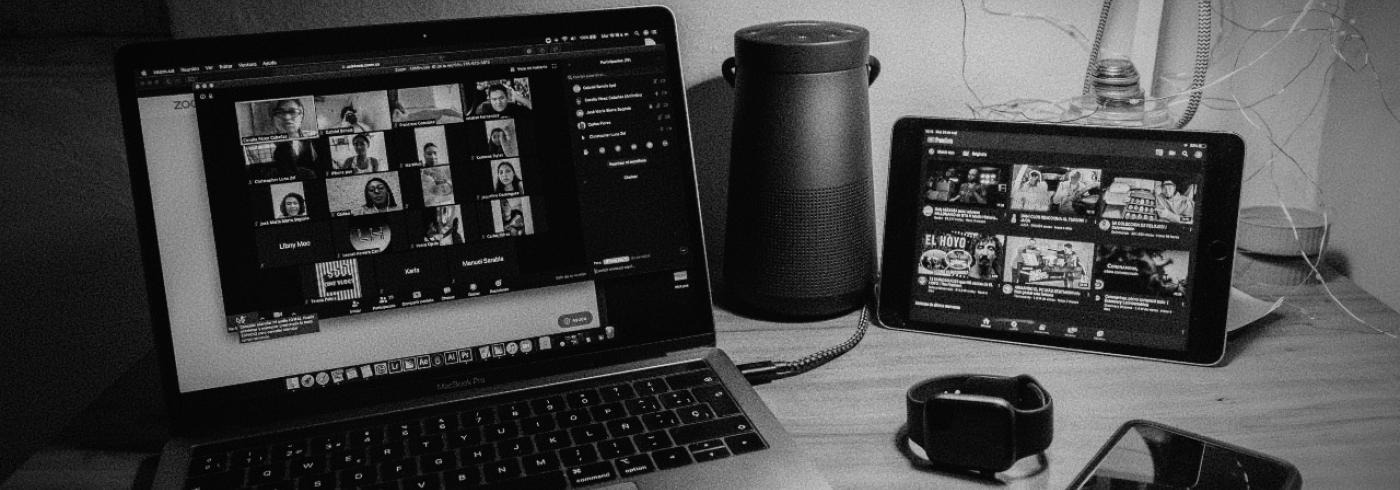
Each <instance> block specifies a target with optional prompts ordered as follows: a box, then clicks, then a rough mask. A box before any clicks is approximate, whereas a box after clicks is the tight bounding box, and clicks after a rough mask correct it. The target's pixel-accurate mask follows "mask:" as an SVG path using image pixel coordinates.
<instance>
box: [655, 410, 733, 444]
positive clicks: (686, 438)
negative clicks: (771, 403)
mask: <svg viewBox="0 0 1400 490" xmlns="http://www.w3.org/2000/svg"><path fill="white" fill-rule="evenodd" d="M752 430H753V424H751V423H749V419H747V418H745V417H742V416H734V417H725V418H722V419H716V420H711V421H709V422H701V423H698V424H694V425H685V426H681V427H676V428H674V429H671V439H672V440H674V441H675V442H676V444H677V445H682V446H683V445H686V444H690V443H692V442H699V441H708V440H710V439H717V438H720V437H725V436H732V435H734V434H739V433H742V432H749V431H752Z"/></svg>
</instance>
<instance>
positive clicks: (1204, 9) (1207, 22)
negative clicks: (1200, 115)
mask: <svg viewBox="0 0 1400 490" xmlns="http://www.w3.org/2000/svg"><path fill="white" fill-rule="evenodd" d="M1211 14H1212V12H1211V6H1210V0H1200V1H1198V2H1197V3H1196V66H1195V67H1194V69H1193V70H1192V73H1191V99H1190V100H1189V101H1187V103H1186V110H1185V111H1183V112H1182V113H1181V119H1180V120H1178V121H1177V122H1176V128H1177V129H1181V128H1184V127H1186V123H1189V122H1191V118H1193V117H1195V116H1196V108H1197V107H1199V106H1200V105H1201V96H1202V95H1203V94H1202V90H1201V87H1203V86H1205V84H1206V69H1208V68H1210V40H1211Z"/></svg>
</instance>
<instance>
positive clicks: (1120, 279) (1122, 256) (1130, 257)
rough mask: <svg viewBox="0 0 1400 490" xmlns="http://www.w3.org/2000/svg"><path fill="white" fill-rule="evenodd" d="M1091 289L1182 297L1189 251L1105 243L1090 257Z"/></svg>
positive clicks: (1188, 268) (1189, 263) (1188, 265)
mask: <svg viewBox="0 0 1400 490" xmlns="http://www.w3.org/2000/svg"><path fill="white" fill-rule="evenodd" d="M1094 263H1095V268H1096V269H1098V271H1099V275H1098V278H1099V279H1098V280H1097V281H1095V289H1104V290H1106V291H1109V292H1115V293H1120V294H1134V295H1142V296H1157V297H1181V296H1185V291H1186V283H1187V274H1188V273H1189V272H1188V271H1190V269H1191V267H1190V265H1191V254H1190V253H1189V252H1187V251H1185V250H1163V249H1160V248H1147V247H1130V246H1125V245H1105V246H1101V247H1099V251H1098V256H1097V257H1096V258H1095V260H1094Z"/></svg>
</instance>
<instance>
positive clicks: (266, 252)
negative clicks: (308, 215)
mask: <svg viewBox="0 0 1400 490" xmlns="http://www.w3.org/2000/svg"><path fill="white" fill-rule="evenodd" d="M329 231H330V230H329V226H327V225H326V223H324V222H314V221H313V222H309V223H292V224H285V225H275V226H264V227H260V228H258V229H256V230H254V232H253V237H254V241H255V242H256V243H257V247H258V268H259V269H271V268H277V267H286V266H289V265H301V264H308V263H311V262H314V261H317V260H324V259H326V258H328V257H330V256H331V244H330V243H329V241H328V240H327V237H328V236H329V234H328V232H329Z"/></svg>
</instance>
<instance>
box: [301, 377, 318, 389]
mask: <svg viewBox="0 0 1400 490" xmlns="http://www.w3.org/2000/svg"><path fill="white" fill-rule="evenodd" d="M315 384H316V377H315V376H312V375H310V374H303V375H301V385H302V386H303V387H306V388H310V387H311V386H312V385H315Z"/></svg>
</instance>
